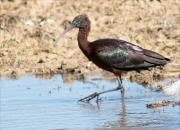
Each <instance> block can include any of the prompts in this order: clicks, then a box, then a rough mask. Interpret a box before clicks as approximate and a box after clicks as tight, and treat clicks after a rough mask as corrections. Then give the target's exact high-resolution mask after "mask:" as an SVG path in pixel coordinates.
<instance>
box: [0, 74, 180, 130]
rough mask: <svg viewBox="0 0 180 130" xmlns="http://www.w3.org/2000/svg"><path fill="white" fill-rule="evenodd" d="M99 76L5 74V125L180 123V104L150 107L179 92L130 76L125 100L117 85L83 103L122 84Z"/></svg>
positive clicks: (29, 129)
mask: <svg viewBox="0 0 180 130" xmlns="http://www.w3.org/2000/svg"><path fill="white" fill-rule="evenodd" d="M96 77H99V75H97V76H96ZM96 77H90V78H89V79H87V80H85V81H73V82H71V83H64V82H63V78H62V77H61V75H56V76H54V77H53V78H52V79H40V78H37V77H34V76H23V77H21V78H19V79H17V80H13V79H8V78H1V79H0V90H1V98H0V99H1V102H0V103H1V111H0V128H1V130H51V129H75V130H76V129H82V130H83V129H106V128H111V129H124V128H126V129H130V128H134V129H136V128H137V129H140V128H141V129H145V128H151V129H173V130H174V129H178V128H180V122H179V119H180V117H179V115H180V108H179V106H175V107H172V105H170V106H168V107H162V108H158V109H154V110H152V109H147V108H146V104H148V103H152V102H154V101H158V100H163V99H169V100H176V98H175V97H168V96H166V95H164V94H163V93H162V92H155V91H153V90H151V89H145V88H144V87H143V86H141V85H139V84H136V83H130V82H128V81H126V80H123V85H124V87H125V91H126V92H125V99H124V100H122V99H121V95H120V92H118V91H117V92H112V93H109V94H105V95H102V96H101V97H102V102H100V103H99V104H96V103H95V101H92V102H91V104H86V103H78V102H77V101H78V99H80V98H82V97H84V96H87V95H89V94H91V93H93V92H95V91H102V90H107V89H110V88H113V87H116V86H117V82H116V81H115V80H93V79H94V78H96Z"/></svg>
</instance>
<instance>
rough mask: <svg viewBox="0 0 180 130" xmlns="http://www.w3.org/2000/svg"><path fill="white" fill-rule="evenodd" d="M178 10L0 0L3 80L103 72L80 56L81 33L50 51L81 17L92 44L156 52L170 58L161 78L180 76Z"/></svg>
mask: <svg viewBox="0 0 180 130" xmlns="http://www.w3.org/2000/svg"><path fill="white" fill-rule="evenodd" d="M179 5H180V1H179V0H112V1H110V0H107V1H104V0H98V1H96V0H88V1H86V2H85V1H84V0H79V1H73V0H46V1H45V0H31V1H26V0H1V1H0V36H1V37H0V68H1V69H0V75H19V74H24V73H31V74H53V73H56V72H58V71H60V72H68V73H69V72H71V73H74V72H77V73H83V74H84V73H88V72H91V71H92V70H93V71H94V70H95V71H96V70H97V71H99V69H98V68H96V66H95V65H93V64H92V63H91V62H89V61H87V59H86V58H85V57H84V56H83V54H82V53H81V52H80V50H79V48H78V46H77V41H76V37H77V30H76V31H75V30H74V31H72V32H70V33H68V34H67V35H66V36H65V37H64V38H63V39H62V40H61V41H60V44H59V46H58V47H57V48H54V47H53V46H52V38H54V37H56V36H57V35H58V33H59V32H60V31H63V28H64V26H65V25H66V23H67V21H68V20H72V19H73V18H74V17H75V16H76V15H78V14H80V13H86V14H88V16H89V17H90V19H91V21H92V29H91V33H90V36H89V40H90V41H92V40H96V39H99V38H107V37H109V38H119V39H123V40H127V41H129V42H132V43H134V44H138V45H140V46H141V47H144V48H147V49H150V50H154V51H156V52H158V53H161V54H162V55H164V56H166V57H169V58H171V59H172V63H170V64H169V65H167V66H166V67H165V70H164V71H159V73H160V74H161V72H163V75H164V74H165V75H167V74H168V76H170V75H176V76H177V75H180V6H179ZM152 75H153V74H152Z"/></svg>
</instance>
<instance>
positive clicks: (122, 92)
mask: <svg viewBox="0 0 180 130" xmlns="http://www.w3.org/2000/svg"><path fill="white" fill-rule="evenodd" d="M117 80H118V87H119V89H120V90H121V97H122V98H124V87H123V85H122V78H121V75H120V76H118V79H117Z"/></svg>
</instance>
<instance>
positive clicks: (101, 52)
mask: <svg viewBox="0 0 180 130" xmlns="http://www.w3.org/2000/svg"><path fill="white" fill-rule="evenodd" d="M90 23H91V22H90V20H89V18H88V16H87V15H86V14H82V15H78V16H76V17H75V18H74V19H73V21H72V22H70V24H69V26H68V27H67V28H66V29H65V30H64V32H63V33H61V34H60V36H59V37H58V38H57V39H56V40H55V42H54V44H55V45H56V43H57V42H58V40H59V39H60V38H61V37H62V36H63V35H64V34H65V33H67V32H68V31H70V30H72V29H73V28H79V32H78V37H77V40H78V45H79V48H80V49H81V50H82V52H83V53H84V55H85V56H86V57H87V58H88V59H89V60H90V61H92V62H93V63H94V64H96V65H97V66H98V67H100V68H102V69H104V70H107V71H109V72H112V73H114V74H115V75H117V76H118V87H117V88H115V89H111V90H107V91H103V92H99V93H97V92H95V93H93V94H91V95H89V96H87V97H85V98H82V99H80V101H86V102H89V101H90V100H91V99H93V98H95V97H97V99H98V97H99V95H100V94H103V93H107V92H111V91H116V90H121V95H122V96H123V95H124V88H123V85H122V79H121V74H122V73H124V72H128V71H140V70H145V69H148V68H150V67H155V66H164V65H165V64H167V63H168V61H170V59H168V58H165V57H164V56H162V55H160V54H158V53H156V52H153V51H150V50H147V49H143V48H141V47H139V46H137V45H134V44H132V43H129V42H126V41H123V40H118V39H99V40H96V41H93V42H89V41H88V35H89V32H90V29H91V24H90Z"/></svg>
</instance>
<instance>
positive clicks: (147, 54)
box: [143, 49, 170, 66]
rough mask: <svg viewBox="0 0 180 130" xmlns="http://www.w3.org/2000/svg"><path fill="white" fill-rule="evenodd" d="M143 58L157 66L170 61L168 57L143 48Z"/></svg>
mask: <svg viewBox="0 0 180 130" xmlns="http://www.w3.org/2000/svg"><path fill="white" fill-rule="evenodd" d="M143 54H144V60H145V61H146V62H149V63H151V64H154V65H157V66H161V65H162V66H164V65H166V64H167V63H169V62H170V59H168V58H166V57H164V56H162V55H160V54H158V53H156V52H153V51H150V50H146V49H144V50H143Z"/></svg>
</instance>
